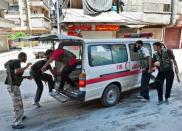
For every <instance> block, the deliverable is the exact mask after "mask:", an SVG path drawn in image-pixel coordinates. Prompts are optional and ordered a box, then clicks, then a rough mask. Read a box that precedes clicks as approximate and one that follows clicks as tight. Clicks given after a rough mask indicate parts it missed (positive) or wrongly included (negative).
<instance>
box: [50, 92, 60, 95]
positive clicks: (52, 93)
mask: <svg viewBox="0 0 182 131" xmlns="http://www.w3.org/2000/svg"><path fill="white" fill-rule="evenodd" d="M58 94H59V92H58V91H51V92H49V95H50V96H56V95H58Z"/></svg>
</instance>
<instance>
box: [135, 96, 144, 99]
mask: <svg viewBox="0 0 182 131" xmlns="http://www.w3.org/2000/svg"><path fill="white" fill-rule="evenodd" d="M136 97H137V98H138V99H144V98H143V96H136Z"/></svg>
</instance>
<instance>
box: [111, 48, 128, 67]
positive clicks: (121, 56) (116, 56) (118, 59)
mask: <svg viewBox="0 0 182 131" xmlns="http://www.w3.org/2000/svg"><path fill="white" fill-rule="evenodd" d="M111 49H112V55H113V64H116V63H123V62H126V61H128V54H127V50H126V46H125V45H112V46H111Z"/></svg>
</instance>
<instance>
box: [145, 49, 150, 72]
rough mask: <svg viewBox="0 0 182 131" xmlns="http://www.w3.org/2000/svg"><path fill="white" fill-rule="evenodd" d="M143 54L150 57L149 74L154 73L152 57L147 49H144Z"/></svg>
mask: <svg viewBox="0 0 182 131" xmlns="http://www.w3.org/2000/svg"><path fill="white" fill-rule="evenodd" d="M143 53H144V55H145V57H148V63H149V70H148V72H149V73H151V72H152V57H151V56H150V52H149V50H148V49H147V48H144V50H143Z"/></svg>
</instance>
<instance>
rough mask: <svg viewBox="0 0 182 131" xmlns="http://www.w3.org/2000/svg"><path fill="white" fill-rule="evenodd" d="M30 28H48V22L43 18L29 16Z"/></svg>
mask: <svg viewBox="0 0 182 131" xmlns="http://www.w3.org/2000/svg"><path fill="white" fill-rule="evenodd" d="M31 27H32V28H46V29H49V28H50V23H49V22H47V21H45V20H44V19H43V18H31Z"/></svg>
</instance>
